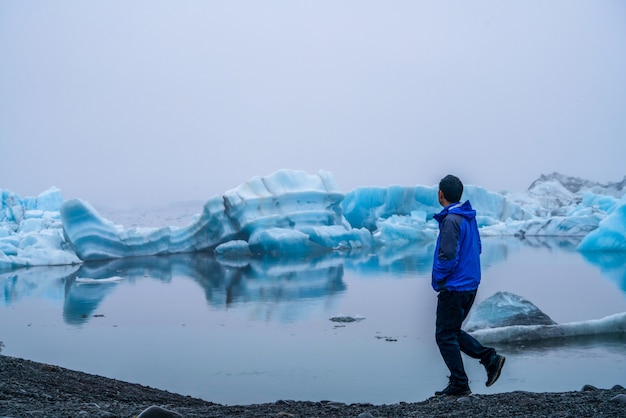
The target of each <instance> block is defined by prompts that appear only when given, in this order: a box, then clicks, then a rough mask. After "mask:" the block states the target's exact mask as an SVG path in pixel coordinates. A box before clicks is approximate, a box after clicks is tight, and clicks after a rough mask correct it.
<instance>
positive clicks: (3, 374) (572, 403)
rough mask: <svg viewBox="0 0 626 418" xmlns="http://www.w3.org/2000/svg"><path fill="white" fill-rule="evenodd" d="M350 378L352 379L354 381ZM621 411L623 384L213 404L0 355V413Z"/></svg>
mask: <svg viewBox="0 0 626 418" xmlns="http://www.w3.org/2000/svg"><path fill="white" fill-rule="evenodd" d="M355 384H358V382H355ZM83 416H85V417H107V418H111V417H141V418H156V417H158V418H163V417H167V418H170V417H209V418H210V417H250V418H256V417H298V418H299V417H361V418H369V417H423V418H427V417H443V416H445V417H472V416H477V417H478V416H480V417H499V418H502V417H527V416H541V417H625V416H626V390H625V389H624V387H622V386H621V385H615V386H613V387H611V388H610V389H598V388H595V387H593V386H590V385H585V387H584V390H583V388H581V389H580V390H579V391H573V392H545V393H535V392H523V391H517V392H508V393H498V394H492V395H470V396H465V397H459V398H456V397H449V396H448V397H432V398H429V399H426V400H424V401H422V402H414V403H408V402H400V403H397V404H391V405H374V404H370V403H356V404H346V403H342V402H338V401H318V402H313V401H292V400H277V401H276V402H272V403H265V404H252V405H221V404H216V403H213V402H210V401H206V400H202V399H197V398H192V397H190V396H184V395H179V394H175V393H171V392H168V391H164V390H159V389H155V388H151V387H147V386H142V385H138V384H133V383H127V382H122V381H119V380H115V379H108V378H105V377H101V376H96V375H91V374H87V373H82V372H77V371H73V370H68V369H65V368H62V367H58V366H54V365H49V364H43V363H37V362H33V361H30V360H23V359H18V358H14V357H8V356H3V355H0V417H2V418H4V417H83Z"/></svg>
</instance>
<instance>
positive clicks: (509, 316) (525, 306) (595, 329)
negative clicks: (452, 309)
mask: <svg viewBox="0 0 626 418" xmlns="http://www.w3.org/2000/svg"><path fill="white" fill-rule="evenodd" d="M465 330H466V331H467V332H469V333H470V334H471V335H473V336H474V337H475V338H477V339H479V340H480V341H481V342H482V343H484V344H494V343H516V342H528V341H538V340H541V341H544V340H549V339H554V338H578V337H590V336H599V335H611V334H621V335H623V334H624V333H626V312H622V313H618V314H614V315H609V316H607V317H604V318H601V319H593V320H587V321H579V322H570V323H565V324H557V323H556V322H554V321H553V320H552V319H551V318H550V317H549V316H548V315H546V314H545V313H544V312H542V311H541V310H540V309H539V308H537V307H536V306H535V305H534V304H533V303H532V302H530V301H528V300H527V299H525V298H523V297H521V296H519V295H515V294H513V293H509V292H497V293H496V294H494V295H492V296H490V297H489V298H487V299H485V300H484V301H483V302H481V303H480V304H479V305H478V306H476V307H475V308H474V310H472V312H471V313H470V316H469V318H468V319H467V322H466V324H465Z"/></svg>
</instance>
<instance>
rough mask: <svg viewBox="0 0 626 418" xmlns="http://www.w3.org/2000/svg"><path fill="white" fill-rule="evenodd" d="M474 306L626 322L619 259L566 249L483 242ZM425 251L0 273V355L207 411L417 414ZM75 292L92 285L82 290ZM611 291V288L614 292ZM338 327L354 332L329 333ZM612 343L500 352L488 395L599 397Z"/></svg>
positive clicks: (431, 366)
mask: <svg viewBox="0 0 626 418" xmlns="http://www.w3.org/2000/svg"><path fill="white" fill-rule="evenodd" d="M483 244H484V252H483V258H482V261H483V266H484V268H483V283H482V285H481V289H480V292H479V300H478V303H479V302H480V300H482V299H485V298H487V297H488V296H490V295H492V294H493V293H495V292H496V291H500V290H503V291H510V292H512V293H517V294H520V295H521V296H524V297H526V298H527V299H529V300H531V301H532V302H533V303H535V304H536V305H537V306H538V307H539V308H541V309H542V310H544V311H545V312H546V313H548V314H549V315H550V316H551V317H552V318H553V319H555V320H556V321H557V322H560V323H563V322H571V321H580V320H585V319H597V318H600V317H603V316H606V315H609V314H612V313H617V312H623V311H626V295H625V294H624V289H625V286H624V283H625V282H626V281H625V273H624V272H625V271H626V257H620V256H616V255H609V254H592V255H588V254H586V255H585V256H584V257H582V256H581V255H580V254H578V253H577V252H575V250H574V249H575V247H576V244H577V242H576V240H558V241H557V240H545V239H544V240H539V239H533V240H528V239H527V240H523V241H520V240H511V239H501V238H483ZM432 251H433V243H426V244H423V245H415V246H412V247H409V248H405V249H397V248H395V249H391V250H387V251H379V252H376V253H353V254H347V255H346V254H328V255H326V256H324V257H317V258H301V259H272V258H268V257H266V258H259V259H250V260H217V259H215V258H214V257H212V256H211V255H208V254H195V255H190V254H187V255H177V256H169V257H148V258H128V259H123V260H113V261H108V262H98V263H89V264H85V265H82V266H73V267H72V266H64V267H48V268H31V269H21V270H16V271H12V272H8V273H4V274H2V275H0V289H2V291H3V296H4V297H3V298H2V299H1V300H0V329H1V330H2V331H1V333H2V334H0V340H1V341H3V342H4V344H5V347H4V349H3V354H6V355H11V356H16V357H24V358H29V359H33V360H36V361H43V362H48V363H54V364H59V365H61V366H64V367H69V368H73V369H78V370H83V371H87V372H90V373H97V374H102V375H106V376H109V377H114V378H117V379H123V380H128V381H133V382H139V383H143V384H146V385H150V386H154V387H159V388H164V389H167V390H171V391H176V392H180V393H184V394H189V395H192V396H198V397H202V398H205V399H208V400H211V401H215V402H220V403H228V404H233V403H256V402H266V401H274V400H277V399H309V400H318V399H333V400H338V401H344V402H366V401H367V402H375V403H391V402H398V401H419V400H423V399H425V398H427V397H429V396H430V395H431V394H432V392H434V390H436V389H440V388H441V387H443V385H444V384H445V380H446V377H445V376H446V370H445V367H444V366H443V363H442V361H441V359H440V358H439V355H438V353H437V351H436V346H435V344H434V337H433V332H434V304H435V294H434V292H433V291H432V289H431V288H430V268H431V259H432ZM77 278H79V279H80V278H82V279H85V278H88V279H94V280H104V281H106V280H107V279H111V278H121V279H122V280H120V281H112V282H106V283H99V284H93V283H81V282H80V281H77V280H76V279H77ZM620 289H621V290H620ZM338 314H345V315H356V314H358V315H363V316H364V317H365V318H366V319H365V320H363V321H358V322H356V323H348V324H342V326H338V325H337V324H336V323H332V322H330V321H329V318H330V317H332V316H335V315H338ZM624 347H625V345H624V344H623V338H622V337H619V336H612V337H607V338H604V337H596V338H593V339H585V338H583V339H575V340H574V339H571V340H567V341H549V342H540V343H533V344H528V343H526V344H524V345H521V344H518V345H507V344H502V345H501V346H500V347H498V348H499V349H500V350H501V351H502V352H503V353H505V354H506V355H507V356H509V360H508V361H507V370H505V372H503V376H502V378H501V381H499V382H498V383H497V384H496V385H494V386H493V387H492V388H488V389H487V388H485V387H484V384H483V383H484V382H483V380H484V376H483V374H484V371H483V370H482V367H481V366H480V365H478V364H474V363H473V362H469V361H468V362H466V364H467V369H468V373H469V374H470V378H471V379H472V389H473V391H474V392H475V393H493V392H501V391H510V390H534V391H554V390H578V389H580V387H582V385H583V384H586V383H589V384H594V385H595V386H599V387H610V386H612V385H613V384H617V383H621V384H625V383H626V382H624V381H620V379H623V378H622V377H621V376H624V375H626V373H624V372H625V371H626V370H625V369H624V368H625V367H626V366H624V364H625V362H624V360H626V349H625V348H624Z"/></svg>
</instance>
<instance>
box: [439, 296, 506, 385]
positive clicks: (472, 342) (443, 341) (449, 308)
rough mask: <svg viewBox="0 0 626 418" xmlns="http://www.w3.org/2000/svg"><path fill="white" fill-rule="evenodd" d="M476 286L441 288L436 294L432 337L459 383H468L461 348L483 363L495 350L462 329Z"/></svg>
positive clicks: (453, 376)
mask: <svg viewBox="0 0 626 418" xmlns="http://www.w3.org/2000/svg"><path fill="white" fill-rule="evenodd" d="M475 298H476V290H471V291H468V292H451V291H442V292H440V293H439V295H438V297H437V322H436V331H435V339H436V341H437V346H438V347H439V352H440V353H441V357H443V361H445V363H446V366H448V369H449V370H450V379H452V380H454V381H456V382H457V383H459V384H468V383H469V381H468V379H467V374H465V368H464V367H463V360H462V359H461V352H463V353H465V354H467V355H468V356H470V357H472V358H475V359H479V360H481V361H483V363H486V362H487V361H488V360H489V359H490V358H491V356H492V355H493V354H495V352H496V350H494V349H493V348H491V347H485V346H483V345H482V344H481V343H479V342H478V341H476V339H475V338H474V337H472V336H471V335H469V334H468V333H466V332H465V331H463V330H461V325H462V324H463V321H464V320H465V318H467V315H468V314H469V311H470V309H471V308H472V304H473V303H474V299H475Z"/></svg>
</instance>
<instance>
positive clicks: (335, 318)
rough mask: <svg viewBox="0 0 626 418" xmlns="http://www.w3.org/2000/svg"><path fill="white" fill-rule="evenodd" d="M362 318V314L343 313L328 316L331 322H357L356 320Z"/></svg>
mask: <svg viewBox="0 0 626 418" xmlns="http://www.w3.org/2000/svg"><path fill="white" fill-rule="evenodd" d="M364 319H365V318H363V317H362V316H345V315H340V316H333V317H332V318H330V320H331V321H333V322H357V321H362V320H364Z"/></svg>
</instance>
